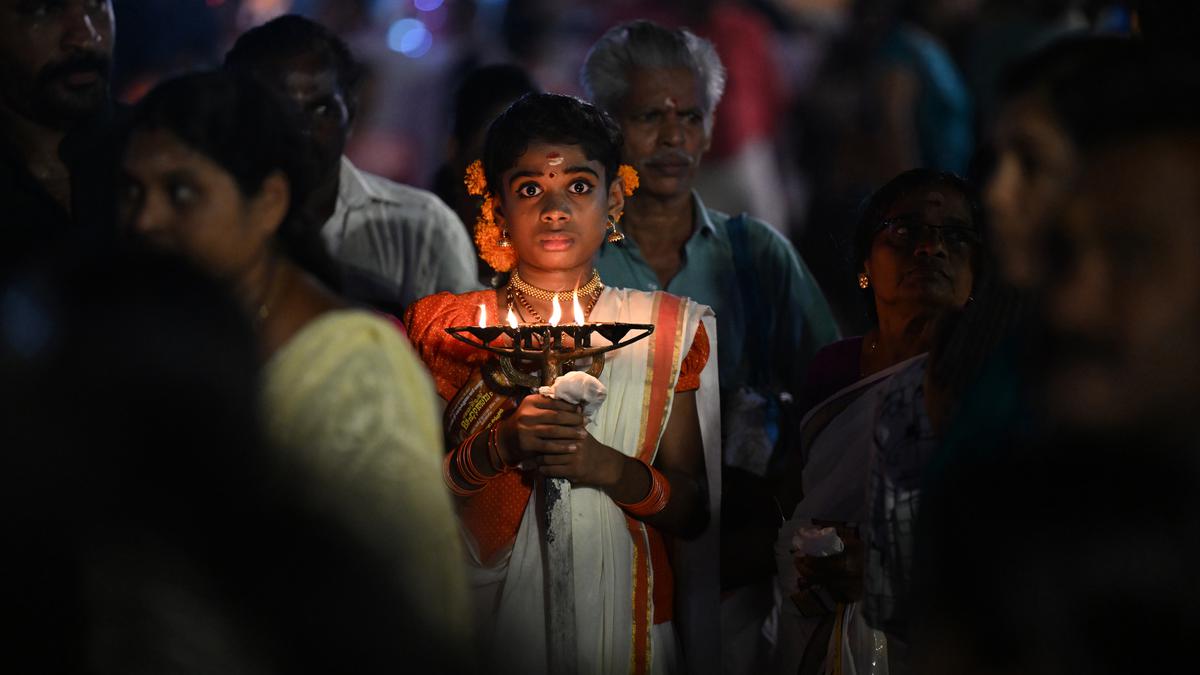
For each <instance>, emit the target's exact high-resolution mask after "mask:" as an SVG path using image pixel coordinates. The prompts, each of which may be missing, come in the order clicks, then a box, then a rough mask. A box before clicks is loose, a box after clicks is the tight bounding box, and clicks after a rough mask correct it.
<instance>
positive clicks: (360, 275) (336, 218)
mask: <svg viewBox="0 0 1200 675" xmlns="http://www.w3.org/2000/svg"><path fill="white" fill-rule="evenodd" d="M225 67H226V68H228V69H232V70H239V71H244V72H248V73H251V74H254V75H256V76H258V77H260V78H261V79H262V80H263V81H264V82H265V83H266V84H267V85H269V86H271V87H273V88H274V89H276V90H277V91H278V92H280V93H281V94H283V95H284V96H286V97H287V98H288V99H290V100H291V101H292V102H293V103H295V104H296V105H297V106H298V107H299V108H300V111H301V112H302V113H303V114H302V116H301V120H302V122H303V123H304V125H305V132H306V135H307V137H308V138H310V139H311V140H312V141H313V150H314V153H315V157H316V160H317V164H318V168H319V170H320V172H321V175H322V176H323V178H322V180H321V181H320V185H319V186H318V188H317V189H316V190H314V191H313V194H312V195H311V196H310V199H309V202H308V209H309V212H310V214H311V216H312V219H313V222H321V223H324V224H323V225H322V227H321V234H322V237H323V238H324V240H325V243H326V245H327V246H328V249H329V252H330V253H331V254H332V256H333V257H334V259H335V260H336V261H337V262H338V264H339V265H340V267H341V268H342V271H343V274H344V277H345V288H344V289H343V290H344V292H345V293H346V295H348V296H350V297H352V298H354V299H355V300H359V301H362V302H367V303H370V304H372V305H374V306H376V307H379V308H381V309H385V310H388V311H391V312H399V311H401V310H402V309H403V308H404V307H407V306H408V305H410V304H412V303H413V302H414V301H416V300H418V299H420V298H422V297H425V296H426V295H432V294H434V293H437V292H438V291H450V292H452V293H463V292H466V291H470V290H475V289H477V288H479V282H478V280H477V278H476V265H475V249H474V247H473V246H472V245H471V241H470V239H468V237H467V234H466V230H465V228H464V227H463V225H462V223H461V222H460V221H459V219H458V216H457V215H456V214H455V213H454V212H453V211H452V210H451V209H450V208H449V207H448V206H446V205H445V204H444V203H443V202H442V201H441V200H440V199H438V198H437V197H436V196H434V195H433V194H432V193H430V192H427V191H425V190H421V189H418V188H414V187H410V186H407V185H401V184H399V183H395V182H392V181H390V180H387V179H386V178H382V177H380V176H375V175H372V174H370V173H367V172H365V171H361V170H359V169H357V168H356V167H355V166H354V165H353V164H352V163H351V162H350V160H349V159H348V158H346V157H345V156H344V155H343V150H344V149H345V146H346V139H347V136H348V135H349V132H350V126H351V123H352V122H353V120H354V114H355V100H354V91H355V87H356V85H357V83H358V80H359V79H360V78H361V67H360V66H359V65H358V63H357V62H356V61H355V60H354V58H353V56H352V55H351V54H350V51H349V49H348V48H347V47H346V45H345V43H344V42H342V41H341V40H340V39H339V38H338V37H337V36H336V35H334V34H333V33H331V32H330V31H329V30H327V29H326V28H325V27H323V26H321V25H320V24H317V23H315V22H313V21H310V20H309V19H306V18H303V17H300V16H295V15H288V16H283V17H280V18H278V19H275V20H273V21H270V22H268V23H266V24H263V25H262V26H259V27H257V28H253V29H251V30H249V31H247V32H246V33H244V34H243V35H242V36H241V37H239V38H238V40H237V42H236V43H235V44H234V46H233V49H231V50H230V51H229V53H228V54H227V55H226V57H225Z"/></svg>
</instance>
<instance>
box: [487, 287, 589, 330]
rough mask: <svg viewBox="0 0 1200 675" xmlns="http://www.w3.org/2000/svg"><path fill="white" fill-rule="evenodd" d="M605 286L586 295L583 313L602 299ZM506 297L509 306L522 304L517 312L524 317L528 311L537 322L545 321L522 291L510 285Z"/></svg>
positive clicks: (585, 313)
mask: <svg viewBox="0 0 1200 675" xmlns="http://www.w3.org/2000/svg"><path fill="white" fill-rule="evenodd" d="M603 288H604V285H603V284H601V285H600V287H599V289H597V290H596V291H594V292H593V293H590V294H588V295H587V296H586V298H587V299H586V300H585V301H584V305H583V313H584V315H585V316H586V315H588V314H591V313H592V308H593V307H595V306H596V301H597V300H599V299H600V293H599V291H600V290H603ZM505 297H506V299H507V300H508V306H509V307H513V306H515V305H516V304H517V303H520V306H519V307H517V313H518V314H520V315H521V317H522V318H524V316H525V313H526V312H528V313H529V316H532V317H533V320H534V321H535V322H537V323H545V320H543V319H542V315H541V314H539V313H538V311H537V310H536V309H534V308H533V305H532V304H530V302H529V299H528V298H526V297H525V294H524V293H522V292H521V291H519V290H517V289H514V288H513V287H512V286H511V285H510V286H509V287H508V289H507V290H506V291H505ZM514 298H515V302H514Z"/></svg>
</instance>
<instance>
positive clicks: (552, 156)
mask: <svg viewBox="0 0 1200 675" xmlns="http://www.w3.org/2000/svg"><path fill="white" fill-rule="evenodd" d="M565 161H567V158H566V157H563V156H562V154H561V153H558V152H548V153H546V164H547V166H551V167H555V166H561V165H562V163H563V162H565ZM549 174H550V177H551V178H554V175H555V174H554V171H553V170H551V171H550V172H549Z"/></svg>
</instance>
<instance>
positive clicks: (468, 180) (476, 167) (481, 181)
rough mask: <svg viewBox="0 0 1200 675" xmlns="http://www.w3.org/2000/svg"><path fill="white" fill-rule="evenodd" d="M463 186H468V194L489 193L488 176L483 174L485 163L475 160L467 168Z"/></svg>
mask: <svg viewBox="0 0 1200 675" xmlns="http://www.w3.org/2000/svg"><path fill="white" fill-rule="evenodd" d="M463 184H464V185H466V186H467V194H470V195H475V196H479V195H484V194H486V193H487V176H485V175H484V173H483V162H482V161H480V160H478V159H477V160H475V161H474V162H471V164H470V165H469V166H468V167H467V175H466V176H465V177H463Z"/></svg>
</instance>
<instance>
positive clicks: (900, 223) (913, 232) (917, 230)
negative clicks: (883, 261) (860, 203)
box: [876, 218, 983, 248]
mask: <svg viewBox="0 0 1200 675" xmlns="http://www.w3.org/2000/svg"><path fill="white" fill-rule="evenodd" d="M879 232H882V233H883V235H884V236H885V237H887V239H888V241H889V242H891V243H892V245H893V246H896V247H898V248H908V247H912V246H916V245H917V244H918V243H919V242H922V241H925V240H926V239H932V238H933V235H934V234H935V233H936V234H937V235H938V237H939V238H940V239H941V240H942V243H943V244H945V245H946V246H948V247H951V248H967V247H969V246H978V245H979V244H981V243H983V238H982V237H980V236H979V232H977V231H976V230H975V228H973V227H967V226H964V225H929V224H927V223H923V222H921V221H919V220H912V219H908V218H899V219H894V220H885V221H883V223H882V224H881V225H880V226H879V229H878V230H876V233H879Z"/></svg>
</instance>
